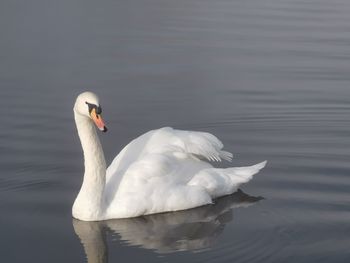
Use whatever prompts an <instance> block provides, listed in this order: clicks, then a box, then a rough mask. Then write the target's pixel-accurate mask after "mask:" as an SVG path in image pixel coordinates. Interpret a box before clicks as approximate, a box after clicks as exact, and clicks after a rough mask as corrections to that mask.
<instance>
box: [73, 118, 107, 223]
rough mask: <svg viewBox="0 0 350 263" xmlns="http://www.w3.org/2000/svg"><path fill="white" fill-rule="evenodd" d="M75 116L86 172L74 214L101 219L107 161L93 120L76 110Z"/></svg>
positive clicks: (84, 218)
mask: <svg viewBox="0 0 350 263" xmlns="http://www.w3.org/2000/svg"><path fill="white" fill-rule="evenodd" d="M74 118H75V123H76V125H77V129H78V134H79V138H80V142H81V146H82V148H83V152H84V164H85V173H84V180H83V184H82V186H81V189H80V192H79V194H78V196H77V198H76V200H75V202H74V205H73V216H74V217H75V218H77V219H81V220H99V219H101V217H102V216H103V210H104V199H103V194H104V188H105V184H106V161H105V157H104V154H103V150H102V147H101V143H100V140H99V138H98V136H97V134H96V129H95V127H94V125H93V123H92V121H91V120H90V119H89V118H87V117H85V116H82V115H80V114H78V113H76V112H74Z"/></svg>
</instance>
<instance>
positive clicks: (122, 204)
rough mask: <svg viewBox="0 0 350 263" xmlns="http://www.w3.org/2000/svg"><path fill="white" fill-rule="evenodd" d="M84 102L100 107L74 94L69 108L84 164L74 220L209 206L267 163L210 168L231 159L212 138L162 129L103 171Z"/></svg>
mask: <svg viewBox="0 0 350 263" xmlns="http://www.w3.org/2000/svg"><path fill="white" fill-rule="evenodd" d="M85 102H87V103H88V104H90V105H91V104H93V105H96V106H97V107H99V103H98V98H97V96H96V95H94V94H93V93H91V92H85V93H82V94H81V95H79V96H78V98H77V101H76V104H75V107H74V113H75V120H76V124H77V128H78V133H79V137H80V140H81V143H82V147H83V151H84V159H85V174H84V182H83V185H82V188H81V190H80V192H79V194H78V197H77V199H76V201H75V203H74V205H73V216H74V217H75V218H78V219H81V220H86V221H93V220H105V219H111V218H127V217H136V216H140V215H146V214H154V213H161V212H167V211H177V210H184V209H189V208H194V207H198V206H202V205H205V204H210V203H212V200H213V198H216V197H219V196H223V195H228V194H231V193H233V192H235V191H236V190H237V188H238V187H239V185H241V184H242V183H246V182H248V181H249V180H250V179H251V178H252V176H253V175H254V174H256V173H257V172H259V170H260V169H262V168H263V167H264V166H265V164H266V161H265V162H262V163H259V164H257V165H253V166H248V167H234V168H233V167H231V168H226V169H222V168H214V167H213V166H212V165H211V164H210V163H209V162H208V161H221V159H225V160H228V161H230V160H231V159H232V154H231V153H229V152H226V151H223V150H222V148H223V144H222V143H221V142H220V141H219V140H218V139H217V138H216V137H215V136H214V135H212V134H210V133H205V132H194V131H180V130H175V129H172V128H170V127H166V128H161V129H158V130H153V131H149V132H147V133H145V134H143V135H141V136H140V137H138V138H136V139H135V140H133V141H132V142H130V143H129V144H128V145H127V146H125V147H124V149H123V150H122V151H121V152H120V153H119V154H118V155H117V156H116V157H115V159H114V160H113V162H112V163H111V165H110V166H109V167H108V169H107V171H106V165H105V162H104V156H103V151H102V147H101V145H100V143H99V140H98V137H97V134H96V130H95V128H94V127H93V122H92V120H91V118H90V115H89V114H88V113H89V112H88V108H87V107H86V103H85ZM84 104H85V105H84ZM101 120H102V119H101ZM99 128H100V129H101V127H99Z"/></svg>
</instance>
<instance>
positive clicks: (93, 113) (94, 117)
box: [90, 109, 107, 132]
mask: <svg viewBox="0 0 350 263" xmlns="http://www.w3.org/2000/svg"><path fill="white" fill-rule="evenodd" d="M90 116H91V119H92V120H93V121H94V123H95V124H96V126H97V128H98V129H99V130H100V131H103V132H106V131H107V127H106V125H105V122H104V121H103V119H102V117H101V115H100V114H98V113H96V109H92V110H91V112H90Z"/></svg>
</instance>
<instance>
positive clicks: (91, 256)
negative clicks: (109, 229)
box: [73, 220, 108, 263]
mask: <svg viewBox="0 0 350 263" xmlns="http://www.w3.org/2000/svg"><path fill="white" fill-rule="evenodd" d="M73 227H74V231H75V233H76V234H77V235H78V237H79V238H80V241H81V243H82V244H83V246H84V250H85V254H86V257H87V260H88V263H107V262H108V246H107V242H106V233H105V230H104V227H103V222H83V221H79V220H73Z"/></svg>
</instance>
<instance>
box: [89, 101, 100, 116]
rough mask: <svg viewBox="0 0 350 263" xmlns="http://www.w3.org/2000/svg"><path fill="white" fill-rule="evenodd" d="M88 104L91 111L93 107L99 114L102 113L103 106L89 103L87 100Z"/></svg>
mask: <svg viewBox="0 0 350 263" xmlns="http://www.w3.org/2000/svg"><path fill="white" fill-rule="evenodd" d="M85 103H86V104H87V105H88V109H89V113H91V111H92V110H93V109H95V111H96V113H97V114H101V113H102V108H101V106H96V105H95V104H92V103H89V102H87V101H86V102H85Z"/></svg>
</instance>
